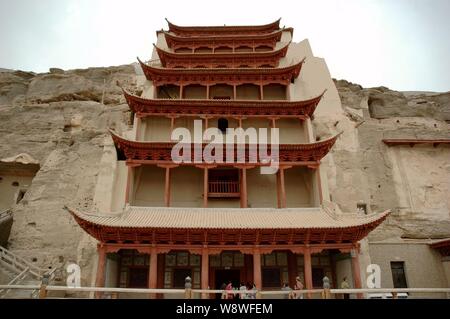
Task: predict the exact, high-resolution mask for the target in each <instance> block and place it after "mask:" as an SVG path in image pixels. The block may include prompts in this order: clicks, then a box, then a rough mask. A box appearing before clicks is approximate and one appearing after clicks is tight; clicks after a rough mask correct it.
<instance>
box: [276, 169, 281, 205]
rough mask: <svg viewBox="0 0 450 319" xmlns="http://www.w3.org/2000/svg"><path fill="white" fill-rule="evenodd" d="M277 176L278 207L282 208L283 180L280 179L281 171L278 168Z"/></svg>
mask: <svg viewBox="0 0 450 319" xmlns="http://www.w3.org/2000/svg"><path fill="white" fill-rule="evenodd" d="M276 176H277V207H278V208H281V179H280V169H279V168H278V172H277V174H276Z"/></svg>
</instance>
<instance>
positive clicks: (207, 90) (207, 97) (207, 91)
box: [206, 84, 210, 100]
mask: <svg viewBox="0 0 450 319" xmlns="http://www.w3.org/2000/svg"><path fill="white" fill-rule="evenodd" d="M206 99H207V100H209V99H210V96H209V84H206Z"/></svg>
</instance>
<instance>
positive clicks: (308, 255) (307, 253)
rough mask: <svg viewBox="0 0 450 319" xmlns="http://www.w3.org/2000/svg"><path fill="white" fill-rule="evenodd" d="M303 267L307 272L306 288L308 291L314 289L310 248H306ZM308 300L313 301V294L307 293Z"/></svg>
mask: <svg viewBox="0 0 450 319" xmlns="http://www.w3.org/2000/svg"><path fill="white" fill-rule="evenodd" d="M303 260H304V262H303V265H304V271H305V286H306V289H307V290H311V289H313V281H312V267H311V250H310V249H309V247H305V250H304V252H303ZM307 296H308V298H310V299H311V293H309V292H308V293H307Z"/></svg>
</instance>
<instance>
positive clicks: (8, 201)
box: [0, 154, 40, 212]
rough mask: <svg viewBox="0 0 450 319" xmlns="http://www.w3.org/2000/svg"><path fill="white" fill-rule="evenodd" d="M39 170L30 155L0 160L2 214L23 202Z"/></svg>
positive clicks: (0, 205) (37, 164)
mask: <svg viewBox="0 0 450 319" xmlns="http://www.w3.org/2000/svg"><path fill="white" fill-rule="evenodd" d="M39 169H40V166H39V162H38V161H36V160H35V159H33V158H32V157H31V156H30V155H28V154H19V155H16V156H13V157H8V158H3V159H0V212H2V211H5V210H7V209H10V208H11V207H12V206H14V205H16V204H18V203H20V202H21V201H22V200H23V198H24V196H25V194H26V192H27V191H28V189H29V188H30V186H31V183H32V181H33V179H34V177H35V176H36V173H37V172H38V171H39Z"/></svg>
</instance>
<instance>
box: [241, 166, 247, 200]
mask: <svg viewBox="0 0 450 319" xmlns="http://www.w3.org/2000/svg"><path fill="white" fill-rule="evenodd" d="M241 208H247V169H246V168H245V167H244V168H242V169H241Z"/></svg>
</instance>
